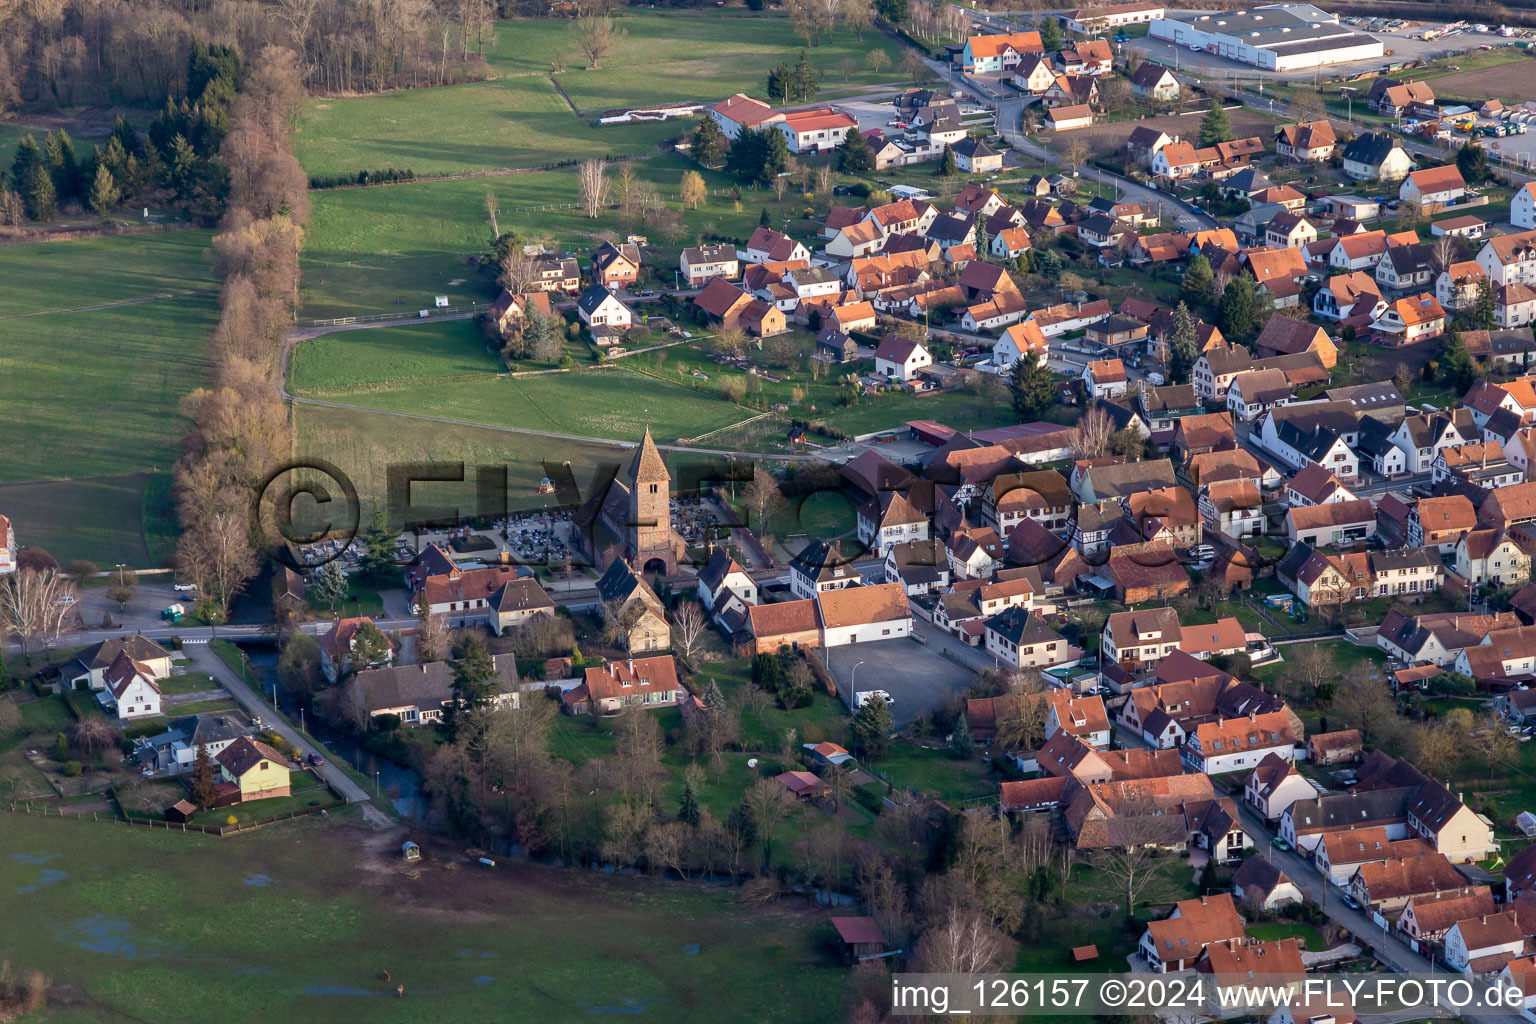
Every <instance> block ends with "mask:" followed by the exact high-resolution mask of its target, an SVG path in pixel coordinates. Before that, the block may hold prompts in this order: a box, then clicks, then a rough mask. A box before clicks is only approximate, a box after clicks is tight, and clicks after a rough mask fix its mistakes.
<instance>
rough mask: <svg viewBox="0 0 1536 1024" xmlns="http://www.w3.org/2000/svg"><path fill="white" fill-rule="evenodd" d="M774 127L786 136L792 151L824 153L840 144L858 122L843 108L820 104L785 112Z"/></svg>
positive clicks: (854, 128)
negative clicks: (814, 106)
mask: <svg viewBox="0 0 1536 1024" xmlns="http://www.w3.org/2000/svg"><path fill="white" fill-rule="evenodd" d="M773 126H774V127H775V128H777V129H778V130H779V133H780V134H781V135H783V136H784V141H785V142H787V143H788V144H789V151H790V152H791V153H823V152H826V151H827V150H829V149H836V148H837V147H838V146H839V145H841V144H842V141H843V137H844V136H846V135H847V134H848V132H849V131H850V130H853V131H857V130H858V127H859V122H858V121H856V120H855V119H854V118H852V117H850V116H849V115H847V114H845V113H843V112H842V111H841V110H833V109H832V108H831V107H820V108H818V109H816V110H799V111H796V112H795V113H793V114H785V115H784V117H783V119H782V120H779V121H776V122H774V125H773Z"/></svg>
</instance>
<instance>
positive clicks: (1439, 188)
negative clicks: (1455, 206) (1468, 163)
mask: <svg viewBox="0 0 1536 1024" xmlns="http://www.w3.org/2000/svg"><path fill="white" fill-rule="evenodd" d="M1466 194H1467V183H1466V182H1465V181H1463V180H1462V177H1461V172H1460V171H1459V170H1457V169H1456V165H1455V164H1449V165H1447V166H1445V167H1426V168H1425V169H1424V170H1422V171H1413V172H1412V173H1410V174H1409V175H1408V177H1406V178H1404V179H1403V183H1402V185H1401V186H1399V188H1398V190H1397V197H1398V198H1399V199H1401V200H1402V201H1403V202H1405V203H1412V204H1414V205H1415V206H1420V207H1423V206H1434V205H1441V206H1443V205H1445V204H1446V203H1454V202H1455V201H1456V200H1458V199H1460V198H1461V197H1462V196H1464V195H1466Z"/></svg>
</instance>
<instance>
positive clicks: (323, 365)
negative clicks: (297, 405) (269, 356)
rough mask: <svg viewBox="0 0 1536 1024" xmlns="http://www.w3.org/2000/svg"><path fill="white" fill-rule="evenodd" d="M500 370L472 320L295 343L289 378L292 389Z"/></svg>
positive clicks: (347, 333)
mask: <svg viewBox="0 0 1536 1024" xmlns="http://www.w3.org/2000/svg"><path fill="white" fill-rule="evenodd" d="M501 369H504V367H503V366H502V362H501V360H500V359H498V358H497V357H496V356H494V355H492V354H491V353H489V352H487V351H486V348H485V338H484V336H483V335H482V334H481V332H480V328H479V326H478V325H477V324H476V323H475V322H474V321H473V320H449V321H446V322H443V323H434V324H421V325H419V326H418V325H414V324H412V325H406V326H401V327H375V328H370V329H368V330H358V331H337V332H336V333H335V334H326V335H322V336H321V337H318V338H312V339H310V340H308V341H306V342H304V343H303V344H301V345H299V346H298V347H297V348H295V350H294V353H293V364H292V370H291V371H290V382H291V384H292V387H293V390H294V391H296V392H311V391H323V390H325V389H327V388H346V387H368V386H374V387H377V386H379V385H384V384H396V383H399V382H402V381H424V380H434V379H438V378H452V377H462V376H465V375H469V374H486V373H494V372H496V371H498V370H501Z"/></svg>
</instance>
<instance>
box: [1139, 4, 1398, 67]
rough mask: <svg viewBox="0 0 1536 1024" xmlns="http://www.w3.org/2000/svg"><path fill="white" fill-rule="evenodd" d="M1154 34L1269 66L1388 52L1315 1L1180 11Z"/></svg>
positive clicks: (1344, 60) (1163, 20)
mask: <svg viewBox="0 0 1536 1024" xmlns="http://www.w3.org/2000/svg"><path fill="white" fill-rule="evenodd" d="M1150 34H1151V36H1152V37H1153V38H1154V39H1166V40H1168V41H1169V42H1172V43H1175V44H1177V45H1180V46H1188V47H1190V48H1191V49H1195V50H1203V51H1205V52H1206V53H1214V54H1217V55H1218V56H1221V57H1226V58H1228V59H1229V60H1235V61H1241V62H1242V63H1244V64H1252V65H1253V66H1254V67H1257V68H1263V69H1264V70H1266V71H1303V70H1306V69H1308V68H1315V67H1321V66H1324V65H1328V64H1344V63H1347V62H1349V61H1355V60H1369V59H1370V58H1372V57H1381V56H1384V55H1385V54H1386V48H1385V47H1384V46H1383V45H1382V42H1381V40H1380V39H1377V38H1376V37H1375V36H1371V35H1366V34H1365V33H1363V32H1356V31H1354V30H1353V29H1351V28H1349V27H1348V26H1346V25H1342V24H1340V23H1339V20H1338V19H1337V18H1335V17H1334V16H1333V15H1331V14H1328V13H1327V12H1325V11H1322V10H1319V9H1318V8H1316V7H1313V6H1312V5H1311V4H1271V5H1269V6H1266V7H1254V8H1252V9H1250V10H1246V11H1229V12H1217V13H1214V14H1181V15H1178V16H1177V17H1172V18H1160V19H1158V20H1156V21H1153V22H1152V27H1151V29H1150Z"/></svg>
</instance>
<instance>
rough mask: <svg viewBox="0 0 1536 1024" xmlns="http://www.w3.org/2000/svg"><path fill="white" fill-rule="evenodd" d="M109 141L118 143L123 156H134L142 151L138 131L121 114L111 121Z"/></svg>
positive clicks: (142, 147)
mask: <svg viewBox="0 0 1536 1024" xmlns="http://www.w3.org/2000/svg"><path fill="white" fill-rule="evenodd" d="M111 141H112V142H116V143H117V144H118V146H119V147H120V148H121V149H122V151H123V154H124V156H125V157H128V156H136V155H138V154H140V153H142V152H144V146H143V143H141V142H140V141H139V135H138V133H137V132H135V131H134V130H133V125H131V124H129V123H128V122H127V121H126V120H124V118H123V116H122V115H121V114H119V115H118V117H117V120H116V121H114V122H113V123H112V140H111Z"/></svg>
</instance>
